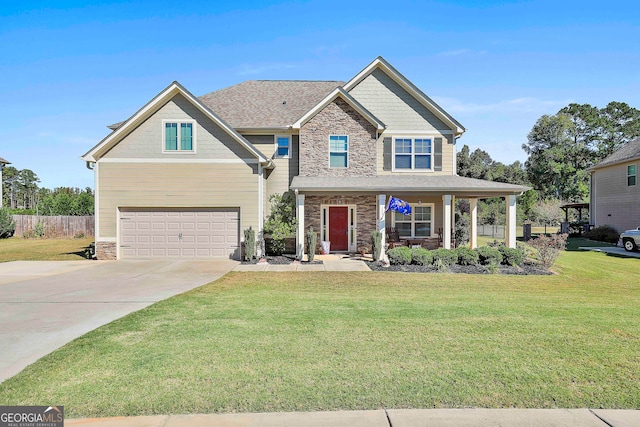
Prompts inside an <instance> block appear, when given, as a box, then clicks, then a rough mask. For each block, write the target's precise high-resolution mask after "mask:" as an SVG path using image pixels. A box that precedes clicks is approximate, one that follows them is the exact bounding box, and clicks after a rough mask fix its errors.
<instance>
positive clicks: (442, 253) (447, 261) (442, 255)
mask: <svg viewBox="0 0 640 427" xmlns="http://www.w3.org/2000/svg"><path fill="white" fill-rule="evenodd" d="M431 254H432V255H433V264H434V265H435V264H436V262H438V263H440V262H441V263H442V265H444V266H445V267H449V266H452V265H453V264H455V263H456V262H458V255H457V254H456V252H455V251H452V250H450V249H444V248H440V249H436V250H435V251H431Z"/></svg>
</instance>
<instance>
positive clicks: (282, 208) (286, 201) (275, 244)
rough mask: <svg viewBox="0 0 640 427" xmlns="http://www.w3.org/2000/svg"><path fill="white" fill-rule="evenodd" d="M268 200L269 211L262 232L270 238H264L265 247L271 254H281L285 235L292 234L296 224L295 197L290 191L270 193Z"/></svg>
mask: <svg viewBox="0 0 640 427" xmlns="http://www.w3.org/2000/svg"><path fill="white" fill-rule="evenodd" d="M269 202H270V203H271V213H270V214H269V217H268V218H267V221H266V222H265V223H264V232H265V233H266V234H268V235H269V236H270V239H269V240H266V239H265V246H266V248H265V249H266V250H267V252H268V253H269V254H271V255H282V253H283V252H284V248H285V243H284V239H285V237H289V236H290V235H292V234H293V233H294V232H295V230H296V226H297V225H298V221H297V220H296V206H295V198H294V197H293V195H292V194H291V193H285V194H284V195H280V194H272V195H271V196H269Z"/></svg>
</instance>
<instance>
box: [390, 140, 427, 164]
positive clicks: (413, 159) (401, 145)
mask: <svg viewBox="0 0 640 427" xmlns="http://www.w3.org/2000/svg"><path fill="white" fill-rule="evenodd" d="M431 157H432V144H431V139H430V138H396V139H395V140H394V168H395V169H398V170H430V169H431Z"/></svg>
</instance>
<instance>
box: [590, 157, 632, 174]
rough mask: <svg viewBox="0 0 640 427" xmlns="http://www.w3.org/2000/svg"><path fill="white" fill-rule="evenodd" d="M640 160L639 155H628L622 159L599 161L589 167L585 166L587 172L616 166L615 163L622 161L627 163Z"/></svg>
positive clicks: (619, 163)
mask: <svg viewBox="0 0 640 427" xmlns="http://www.w3.org/2000/svg"><path fill="white" fill-rule="evenodd" d="M638 160H640V156H635V157H629V158H628V159H623V160H617V161H615V162H610V163H599V164H597V165H594V166H591V167H590V168H587V172H593V171H595V170H597V169H604V168H608V167H611V166H617V165H621V164H623V163H628V162H635V161H638Z"/></svg>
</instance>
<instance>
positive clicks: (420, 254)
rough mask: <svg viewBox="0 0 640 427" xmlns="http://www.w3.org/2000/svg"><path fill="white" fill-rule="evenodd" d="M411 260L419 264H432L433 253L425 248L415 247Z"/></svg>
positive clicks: (412, 250)
mask: <svg viewBox="0 0 640 427" xmlns="http://www.w3.org/2000/svg"><path fill="white" fill-rule="evenodd" d="M411 262H412V263H413V264H417V265H431V263H432V262H433V255H431V252H430V251H428V250H426V249H425V248H413V249H411Z"/></svg>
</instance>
